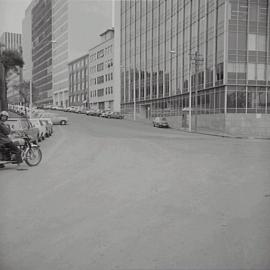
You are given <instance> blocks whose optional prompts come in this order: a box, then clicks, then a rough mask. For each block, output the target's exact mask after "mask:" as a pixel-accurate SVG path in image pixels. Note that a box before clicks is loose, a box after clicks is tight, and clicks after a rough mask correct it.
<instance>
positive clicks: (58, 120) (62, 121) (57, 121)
mask: <svg viewBox="0 0 270 270" xmlns="http://www.w3.org/2000/svg"><path fill="white" fill-rule="evenodd" d="M35 117H38V118H50V119H51V121H52V123H53V124H54V125H67V123H68V118H67V117H66V116H62V115H58V114H55V113H47V112H46V113H40V114H37V115H35Z"/></svg>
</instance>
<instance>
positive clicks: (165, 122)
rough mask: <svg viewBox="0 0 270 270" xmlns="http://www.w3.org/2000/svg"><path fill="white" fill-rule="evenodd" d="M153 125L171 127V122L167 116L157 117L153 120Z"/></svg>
mask: <svg viewBox="0 0 270 270" xmlns="http://www.w3.org/2000/svg"><path fill="white" fill-rule="evenodd" d="M153 126H154V127H159V128H160V127H166V128H168V127H169V123H168V120H167V118H166V117H156V118H155V119H154V120H153Z"/></svg>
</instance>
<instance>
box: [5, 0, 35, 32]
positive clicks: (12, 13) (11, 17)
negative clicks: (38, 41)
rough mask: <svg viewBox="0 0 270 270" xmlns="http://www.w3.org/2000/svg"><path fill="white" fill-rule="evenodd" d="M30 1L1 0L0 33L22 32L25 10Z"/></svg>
mask: <svg viewBox="0 0 270 270" xmlns="http://www.w3.org/2000/svg"><path fill="white" fill-rule="evenodd" d="M30 3H31V0H0V35H1V34H2V33H3V32H14V33H22V20H23V18H24V12H25V10H26V8H27V7H28V5H29V4H30Z"/></svg>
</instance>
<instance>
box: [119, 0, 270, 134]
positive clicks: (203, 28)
mask: <svg viewBox="0 0 270 270" xmlns="http://www.w3.org/2000/svg"><path fill="white" fill-rule="evenodd" d="M116 11H117V12H118V14H119V18H120V19H119V20H118V27H116V28H117V29H119V31H120V34H119V39H118V42H119V44H120V59H121V63H120V66H121V82H120V85H121V107H122V110H123V112H125V113H126V114H132V113H133V106H134V98H136V107H137V108H136V110H137V115H138V116H140V117H146V118H148V117H155V116H158V115H164V116H168V117H169V119H170V121H171V123H172V124H173V125H175V126H177V127H182V126H185V125H186V123H187V121H186V113H185V110H186V109H187V108H188V107H189V93H190V92H191V93H192V99H191V100H192V102H191V105H192V111H193V112H195V111H197V113H198V116H197V120H198V122H197V125H198V127H199V128H208V129H215V130H220V131H224V132H227V133H241V134H253V135H258V136H267V135H269V134H270V124H269V123H270V119H269V113H270V89H269V85H270V84H269V82H270V41H269V40H270V18H269V17H270V2H269V1H267V0H252V1H248V0H219V1H216V0H183V1H177V0H153V1H152V0H147V1H137V0H136V1H130V0H126V1H123V0H121V1H120V2H119V3H117V7H116ZM116 18H117V16H116ZM195 59H197V60H198V61H195ZM194 63H197V64H196V65H195V64H194ZM196 74H197V76H196ZM120 85H119V86H120ZM195 86H197V89H198V93H197V106H196V107H195V104H196V102H195V92H196V91H195ZM192 115H193V116H192V118H193V119H192V120H194V117H195V115H196V114H195V113H193V114H192ZM182 120H183V121H182ZM192 124H193V126H192V128H194V125H195V123H193V122H192Z"/></svg>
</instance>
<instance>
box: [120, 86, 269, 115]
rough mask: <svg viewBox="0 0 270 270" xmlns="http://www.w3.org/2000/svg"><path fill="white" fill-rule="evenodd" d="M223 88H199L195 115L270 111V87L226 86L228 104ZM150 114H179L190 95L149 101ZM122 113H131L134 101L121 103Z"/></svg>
mask: <svg viewBox="0 0 270 270" xmlns="http://www.w3.org/2000/svg"><path fill="white" fill-rule="evenodd" d="M225 94H226V92H225V90H224V87H220V88H215V89H209V90H202V91H199V92H198V95H197V112H198V114H215V113H224V112H225V110H226V111H227V112H228V113H270V88H266V87H247V88H246V87H241V86H229V87H228V89H227V104H226V103H225V102H226V99H225ZM150 104H151V114H152V116H153V117H155V116H174V115H182V113H183V109H184V108H188V107H189V95H188V94H184V95H179V96H171V97H168V98H163V99H157V100H151V103H150ZM192 108H193V109H194V108H195V94H194V93H193V95H192ZM122 110H123V112H124V113H132V110H133V103H127V104H122Z"/></svg>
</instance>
